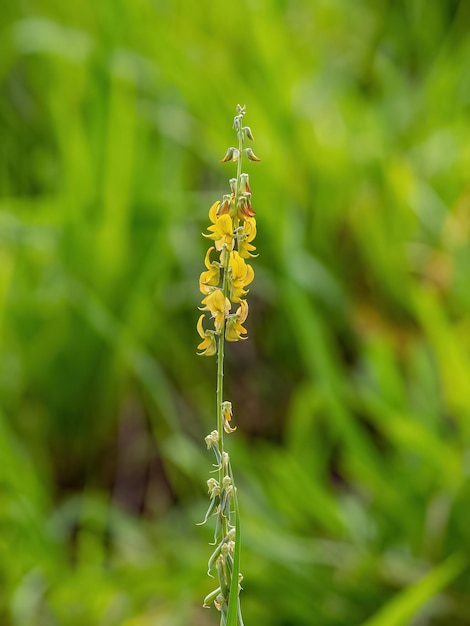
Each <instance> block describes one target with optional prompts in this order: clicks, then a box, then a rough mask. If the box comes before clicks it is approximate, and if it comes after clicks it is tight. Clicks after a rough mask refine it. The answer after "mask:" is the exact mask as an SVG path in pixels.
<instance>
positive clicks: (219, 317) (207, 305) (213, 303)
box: [201, 289, 232, 335]
mask: <svg viewBox="0 0 470 626" xmlns="http://www.w3.org/2000/svg"><path fill="white" fill-rule="evenodd" d="M202 304H203V305H204V307H203V308H201V311H210V314H211V315H212V317H213V318H214V327H215V332H216V334H217V335H218V334H219V333H220V332H221V331H222V328H223V326H224V321H225V317H226V316H227V315H228V313H229V312H230V308H231V306H232V305H231V304H230V300H229V299H228V298H224V294H223V293H222V290H221V289H214V290H213V291H212V292H211V293H210V294H209V295H208V296H206V297H205V298H204V299H203V301H202Z"/></svg>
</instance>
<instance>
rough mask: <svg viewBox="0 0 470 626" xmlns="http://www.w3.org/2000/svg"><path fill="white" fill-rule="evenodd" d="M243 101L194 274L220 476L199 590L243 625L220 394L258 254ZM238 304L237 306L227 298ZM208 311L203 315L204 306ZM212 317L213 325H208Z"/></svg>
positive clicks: (225, 616)
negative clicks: (225, 188) (211, 583)
mask: <svg viewBox="0 0 470 626" xmlns="http://www.w3.org/2000/svg"><path fill="white" fill-rule="evenodd" d="M245 112H246V109H245V107H244V106H241V105H237V114H236V115H235V118H234V120H233V128H234V129H235V132H236V135H237V139H238V147H234V146H231V147H230V148H229V149H228V150H227V152H226V153H225V156H224V157H223V158H222V159H221V162H222V163H229V162H233V163H237V173H236V177H233V178H231V179H230V180H229V186H230V190H229V192H228V193H226V194H225V195H224V196H223V197H222V200H221V201H220V200H217V201H216V202H214V203H213V204H212V206H211V208H210V209H209V220H210V226H209V227H208V229H207V232H206V233H203V236H204V237H206V238H207V239H210V240H211V245H210V246H209V249H208V250H207V252H206V256H205V259H204V265H205V270H204V271H203V272H202V273H201V275H200V277H199V289H200V291H201V293H202V295H203V299H202V306H201V307H200V310H201V311H203V313H202V315H200V316H199V319H198V322H197V332H198V334H199V336H200V338H201V339H202V341H201V342H200V343H199V345H198V350H199V352H198V354H199V355H201V356H213V355H217V397H216V401H217V429H216V430H213V431H212V432H211V433H210V434H209V435H208V436H207V437H206V438H205V442H206V445H207V448H208V449H210V450H213V452H214V455H215V461H216V462H215V464H214V468H215V469H214V470H213V471H214V473H216V474H218V477H217V479H215V478H210V479H209V480H208V482H207V487H208V490H209V499H210V502H209V507H208V510H207V513H206V515H205V518H204V521H203V523H206V522H207V521H208V519H209V518H210V517H211V516H214V517H215V518H216V521H215V532H214V543H213V544H212V545H214V546H216V548H215V549H214V551H213V553H212V555H211V557H210V558H209V563H208V574H209V576H211V577H213V576H216V577H217V578H218V583H219V584H218V587H217V589H215V590H214V591H213V592H212V593H210V594H209V595H208V596H206V597H205V598H204V606H205V607H209V606H211V605H212V606H214V607H215V608H216V609H218V610H219V611H220V612H221V622H220V623H221V626H225V625H226V624H227V623H237V624H238V626H243V619H242V616H241V608H240V598H239V594H240V591H241V586H240V581H241V580H242V578H243V577H242V575H241V573H240V568H239V550H236V549H235V547H236V545H237V542H239V540H240V531H239V527H238V526H239V522H238V521H237V523H236V524H235V519H237V520H238V518H239V513H238V500H237V489H236V486H235V483H234V479H233V473H232V469H231V464H230V458H229V455H228V452H227V451H226V450H225V447H224V436H225V435H230V434H232V433H233V432H234V431H235V430H236V426H232V419H233V410H232V403H231V402H229V401H227V400H224V399H223V397H224V396H223V393H224V392H223V379H224V350H225V342H236V341H243V340H245V339H246V338H247V330H246V328H245V326H244V324H245V322H246V320H247V317H248V302H247V300H246V296H247V294H248V289H247V287H248V285H250V284H251V282H252V281H253V279H254V276H255V273H254V270H253V268H252V266H251V265H250V264H249V263H247V262H246V259H250V258H253V257H255V256H257V255H256V254H253V253H254V251H255V250H256V248H255V246H254V245H253V243H252V242H253V240H254V239H255V237H256V219H255V211H254V209H253V206H252V190H251V187H250V182H249V177H248V174H247V173H245V172H243V171H242V166H243V162H242V161H243V159H244V158H245V159H248V160H249V161H259V160H260V159H259V158H258V157H257V156H256V155H255V154H254V152H253V150H252V149H251V148H245V147H244V142H245V140H246V139H249V140H250V141H253V140H254V139H253V133H252V131H251V128H250V127H249V126H246V125H243V117H244V115H245ZM234 304H236V305H238V306H237V309H236V311H235V313H233V312H231V309H232V305H234ZM206 312H208V313H209V315H208V316H206V315H205V313H206ZM207 323H209V324H210V323H212V325H213V326H212V328H206V327H205V325H206V324H207Z"/></svg>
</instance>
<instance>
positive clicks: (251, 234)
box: [237, 217, 257, 259]
mask: <svg viewBox="0 0 470 626" xmlns="http://www.w3.org/2000/svg"><path fill="white" fill-rule="evenodd" d="M237 237H238V254H239V255H240V256H241V257H242V258H243V259H247V258H248V257H255V256H257V255H256V254H251V253H252V252H253V251H254V250H256V248H255V246H254V245H253V244H252V243H251V242H252V241H253V239H254V238H255V237H256V220H255V218H254V217H248V218H246V219H245V221H244V222H243V226H242V227H240V228H239V229H238V235H237Z"/></svg>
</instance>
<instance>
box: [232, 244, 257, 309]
mask: <svg viewBox="0 0 470 626" xmlns="http://www.w3.org/2000/svg"><path fill="white" fill-rule="evenodd" d="M254 277H255V273H254V271H253V268H252V267H251V265H247V264H246V263H245V261H244V259H243V258H242V257H241V256H240V254H239V253H238V252H237V251H236V250H235V251H233V252H231V253H230V262H229V274H228V283H229V288H230V300H231V301H232V302H240V299H241V298H242V297H243V296H246V294H247V293H248V291H247V290H246V289H244V287H246V286H247V285H249V284H250V283H251V281H252V280H253V278H254Z"/></svg>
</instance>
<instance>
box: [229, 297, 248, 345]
mask: <svg viewBox="0 0 470 626" xmlns="http://www.w3.org/2000/svg"><path fill="white" fill-rule="evenodd" d="M247 317H248V302H247V301H246V300H240V306H239V307H238V309H237V312H236V313H235V314H234V315H230V316H229V317H228V319H227V325H226V327H225V339H226V340H227V341H240V339H246V337H242V336H241V335H246V334H247V330H246V328H244V327H243V326H242V324H243V322H244V321H245V320H246V318H247Z"/></svg>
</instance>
